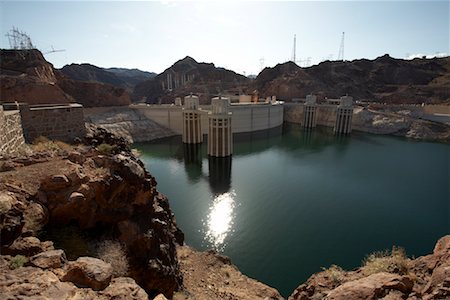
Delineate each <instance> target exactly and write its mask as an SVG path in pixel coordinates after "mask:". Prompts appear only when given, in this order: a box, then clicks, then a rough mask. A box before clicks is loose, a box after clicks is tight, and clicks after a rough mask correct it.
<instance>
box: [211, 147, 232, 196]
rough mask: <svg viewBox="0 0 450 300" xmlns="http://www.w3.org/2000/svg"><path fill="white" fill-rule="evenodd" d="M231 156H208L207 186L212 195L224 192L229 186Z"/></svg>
mask: <svg viewBox="0 0 450 300" xmlns="http://www.w3.org/2000/svg"><path fill="white" fill-rule="evenodd" d="M231 160H232V158H231V156H228V157H211V156H210V157H208V169H209V186H210V188H211V191H212V193H213V194H214V195H219V194H223V193H226V192H228V191H229V190H230V188H231Z"/></svg>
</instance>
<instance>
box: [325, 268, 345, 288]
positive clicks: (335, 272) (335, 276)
mask: <svg viewBox="0 0 450 300" xmlns="http://www.w3.org/2000/svg"><path fill="white" fill-rule="evenodd" d="M322 270H323V275H324V277H328V278H329V279H330V280H331V281H332V282H333V283H334V284H339V283H341V281H342V279H343V278H344V273H345V271H344V270H343V269H342V268H341V267H339V266H337V265H331V266H330V267H329V268H328V269H327V268H324V267H322Z"/></svg>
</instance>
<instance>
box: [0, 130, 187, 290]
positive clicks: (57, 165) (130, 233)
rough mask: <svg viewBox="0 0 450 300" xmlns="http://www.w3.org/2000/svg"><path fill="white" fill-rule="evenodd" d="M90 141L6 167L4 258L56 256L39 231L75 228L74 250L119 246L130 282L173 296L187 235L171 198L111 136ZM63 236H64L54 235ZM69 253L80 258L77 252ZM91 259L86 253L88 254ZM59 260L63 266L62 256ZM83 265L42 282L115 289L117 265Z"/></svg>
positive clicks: (1, 193)
mask: <svg viewBox="0 0 450 300" xmlns="http://www.w3.org/2000/svg"><path fill="white" fill-rule="evenodd" d="M88 141H89V144H90V145H91V146H82V145H80V146H77V147H75V148H73V149H71V148H68V149H64V150H63V149H59V150H57V151H55V150H54V149H55V148H54V147H53V146H48V147H47V148H48V149H51V150H47V151H44V152H37V153H34V154H32V155H31V156H27V157H16V158H12V159H9V160H4V161H2V162H1V167H2V171H3V172H2V173H1V177H0V178H1V179H0V200H1V201H0V203H1V217H2V218H1V219H2V228H1V246H2V248H1V253H2V255H10V256H12V257H15V256H16V255H23V256H25V257H28V258H29V259H31V257H32V256H34V255H36V254H39V253H40V252H45V251H47V250H53V247H52V245H51V244H52V243H51V242H43V243H41V242H40V241H39V240H38V239H37V238H35V236H37V234H39V232H42V231H44V232H52V231H54V230H56V229H61V228H71V227H75V228H77V230H79V231H80V232H82V233H83V238H80V239H78V240H77V242H76V245H74V246H76V247H79V246H80V245H87V246H86V249H88V248H89V247H88V246H89V245H91V244H96V243H98V242H99V241H101V240H107V241H113V242H114V243H117V244H118V245H119V247H123V252H122V254H123V255H122V256H123V257H122V259H124V258H125V259H126V265H127V266H129V267H127V268H126V269H125V270H122V271H121V276H122V277H123V276H129V277H132V278H133V279H134V280H135V281H136V282H137V283H138V284H139V286H141V287H142V288H144V289H145V291H146V292H147V293H148V294H149V295H156V294H158V293H164V294H165V295H166V296H168V297H171V296H172V295H173V293H174V291H176V290H178V289H180V287H181V285H182V275H181V273H180V270H179V266H178V261H177V257H176V248H175V244H176V243H178V244H182V243H183V234H182V232H181V231H180V230H179V229H178V228H177V226H176V223H175V219H174V216H173V214H172V212H171V210H170V207H169V204H168V200H167V198H166V197H165V196H164V195H162V194H160V193H158V191H157V190H156V181H155V179H154V178H153V177H152V176H151V175H150V174H149V173H148V172H147V171H146V170H145V168H144V167H143V164H142V162H141V161H140V160H138V159H136V158H135V157H134V156H133V155H132V154H131V152H130V150H129V148H127V146H126V143H125V142H124V141H121V140H120V139H119V140H117V139H114V140H113V139H112V136H111V135H110V134H109V133H107V132H106V131H105V130H97V131H95V133H94V134H92V133H91V135H90V136H88ZM117 141H118V143H117ZM107 144H108V145H107ZM111 144H112V145H114V146H109V145H111ZM65 234H68V233H67V232H66V233H64V231H59V233H58V234H57V235H56V236H59V237H62V235H65ZM71 240H73V239H71ZM55 242H56V241H55ZM60 245H61V242H60ZM63 250H64V251H65V252H66V253H68V254H69V253H70V252H74V249H73V248H71V247H68V248H66V249H63ZM92 253H95V252H91V251H88V250H86V252H85V253H83V254H84V255H92ZM41 255H44V256H45V255H50V254H48V253H44V254H41ZM72 255H73V254H72ZM52 256H53V254H52ZM77 256H78V255H77ZM58 257H59V258H60V260H61V261H65V260H64V259H63V258H64V257H63V255H58ZM75 258H76V257H75ZM5 259H6V260H7V261H10V260H11V259H13V258H5ZM54 259H56V258H52V260H54ZM79 260H80V259H78V260H77V262H73V263H69V264H65V263H64V264H63V262H61V263H59V264H58V266H59V268H62V267H64V270H58V271H55V272H53V275H52V274H47V273H46V274H44V275H42V276H44V277H48V276H50V277H49V278H50V279H51V280H52V281H57V279H58V280H59V281H69V282H72V283H73V284H74V285H75V286H78V287H85V286H88V287H91V288H93V289H94V290H103V291H104V289H105V288H106V287H107V286H109V285H110V284H112V282H111V281H110V280H111V273H114V269H111V266H109V267H108V266H105V263H102V262H97V263H91V262H90V260H89V259H84V260H81V261H79ZM31 261H33V259H31ZM32 265H33V264H32ZM34 265H35V264H34ZM34 265H33V266H34ZM97 265H98V267H97ZM112 265H113V266H114V261H113V262H112ZM90 268H92V269H90ZM44 269H46V268H44ZM30 272H31V271H30ZM36 272H38V273H39V272H40V271H36ZM41 273H42V272H41ZM91 273H93V274H94V275H92V274H91ZM97 273H99V274H98V277H99V278H100V279H98V278H96V277H97V275H96V274H97ZM39 274H40V273H39ZM39 274H37V275H36V276H38V275H39ZM105 274H106V275H105ZM91 275H92V276H93V277H95V278H91V277H92V276H91ZM4 276H7V275H5V274H4ZM17 276H19V277H20V275H17ZM39 277H40V278H41V276H40V275H39ZM42 280H44V279H42ZM117 280H119V281H120V280H122V279H117ZM129 282H131V283H133V282H134V281H129ZM131 283H130V284H131ZM4 288H6V287H4ZM12 292H13V291H12Z"/></svg>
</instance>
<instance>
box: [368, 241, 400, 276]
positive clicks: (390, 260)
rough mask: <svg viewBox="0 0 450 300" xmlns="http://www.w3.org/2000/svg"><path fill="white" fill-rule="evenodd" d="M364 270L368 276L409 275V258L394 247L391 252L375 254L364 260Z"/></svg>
mask: <svg viewBox="0 0 450 300" xmlns="http://www.w3.org/2000/svg"><path fill="white" fill-rule="evenodd" d="M362 270H363V272H364V274H365V275H366V276H369V275H371V274H375V273H380V272H388V273H397V274H400V275H404V274H407V273H408V257H407V256H406V253H405V250H404V249H403V248H399V247H392V251H390V252H389V251H387V250H386V251H379V252H374V253H372V254H370V255H369V256H367V257H366V258H365V259H364V261H363V267H362Z"/></svg>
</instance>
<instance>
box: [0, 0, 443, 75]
mask: <svg viewBox="0 0 450 300" xmlns="http://www.w3.org/2000/svg"><path fill="white" fill-rule="evenodd" d="M449 15H450V8H449V1H445V0H444V1H434V2H432V1H395V2H388V1H377V2H371V1H357V2H355V1H289V2H259V1H245V2H244V1H233V2H230V1H228V2H222V1H214V2H146V1H136V2H131V1H124V2H122V1H101V2H87V1H76V2H66V1H64V2H62V1H59V2H58V1H51V2H42V1H29V2H25V1H1V2H0V25H1V27H0V29H1V37H0V41H1V44H0V46H1V48H8V47H9V44H8V40H7V38H6V37H5V34H6V33H7V32H8V30H10V29H11V28H12V26H16V27H18V28H19V29H21V30H23V31H25V32H26V33H28V34H29V35H30V36H31V38H32V40H33V43H34V44H35V45H36V46H37V48H38V49H40V50H42V51H44V52H45V51H48V50H50V49H51V47H52V46H53V47H54V48H55V49H65V50H66V51H65V52H58V53H51V54H47V55H46V59H47V60H48V61H50V62H51V63H53V64H54V65H55V67H58V68H60V67H62V66H63V65H65V64H69V63H91V64H94V65H97V66H100V67H126V68H139V69H142V70H146V71H153V72H158V73H159V72H162V71H163V70H164V69H166V68H168V67H169V66H170V65H171V64H173V63H174V62H175V61H176V60H178V59H181V58H183V57H185V56H186V55H189V56H192V57H193V58H195V59H196V60H197V61H200V62H213V63H214V64H215V65H216V66H220V67H226V68H228V69H232V70H234V71H236V72H238V73H241V74H243V73H244V72H245V73H246V74H247V75H248V74H257V73H258V72H259V71H260V64H261V62H260V59H261V58H264V66H274V65H276V64H277V63H282V62H285V61H287V60H289V59H290V58H291V56H292V48H293V37H294V34H296V35H297V59H301V60H305V59H306V58H308V57H310V58H311V63H313V64H314V63H318V62H320V61H322V60H324V59H327V58H331V57H332V58H333V59H336V58H337V56H338V52H339V46H340V42H341V35H342V32H345V48H344V53H345V59H346V60H351V59H357V58H369V59H373V58H375V57H377V56H380V55H383V54H385V53H388V54H390V55H391V56H393V57H397V58H405V57H406V56H407V55H413V54H421V55H422V54H423V55H429V54H435V53H447V54H448V53H449V52H450V51H449V48H450V42H449V30H450V29H449V28H450V23H449V19H450V18H449Z"/></svg>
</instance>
